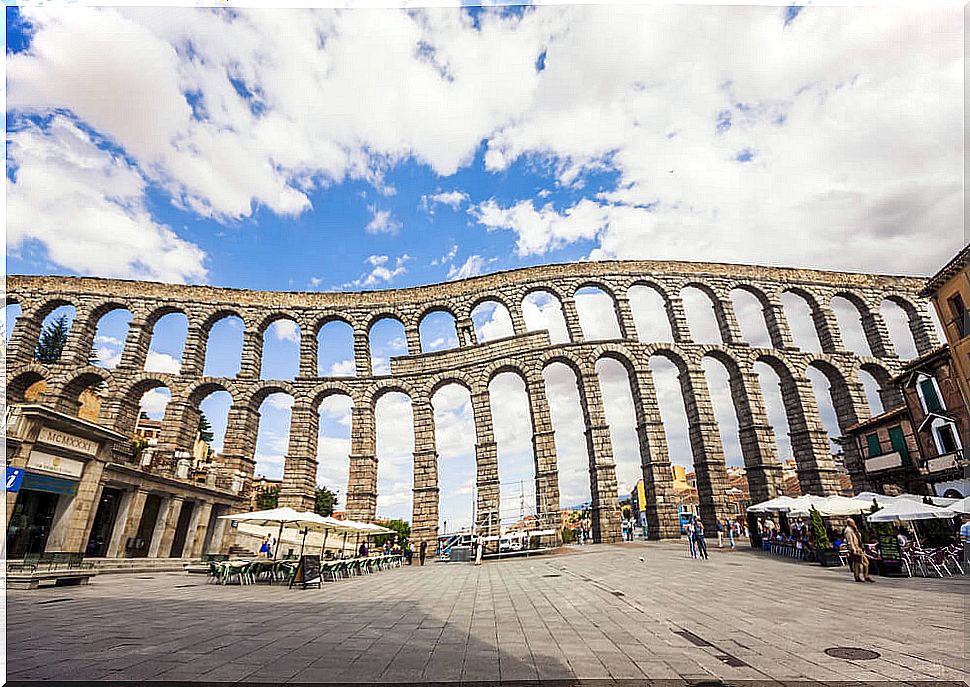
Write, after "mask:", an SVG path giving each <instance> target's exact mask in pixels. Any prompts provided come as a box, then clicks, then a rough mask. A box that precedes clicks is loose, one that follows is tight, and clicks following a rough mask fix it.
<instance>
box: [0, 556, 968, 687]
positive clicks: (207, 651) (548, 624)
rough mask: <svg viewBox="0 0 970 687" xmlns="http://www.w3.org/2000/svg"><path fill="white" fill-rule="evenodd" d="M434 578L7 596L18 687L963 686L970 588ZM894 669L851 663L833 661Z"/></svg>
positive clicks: (581, 561)
mask: <svg viewBox="0 0 970 687" xmlns="http://www.w3.org/2000/svg"><path fill="white" fill-rule="evenodd" d="M570 551H571V552H570V553H564V554H559V555H546V556H541V557H533V558H529V559H517V560H507V561H497V562H489V563H486V564H485V565H483V566H481V567H475V566H473V565H471V564H457V563H456V564H442V563H435V564H431V565H428V566H425V567H424V568H419V567H412V568H407V567H405V568H402V569H399V570H392V571H386V572H383V573H378V574H375V575H371V576H367V577H359V578H352V579H350V580H345V581H342V582H338V583H331V584H325V585H324V588H323V589H322V590H316V589H313V590H305V591H304V590H299V591H298V590H289V589H286V588H283V587H269V586H265V585H260V586H245V587H239V586H228V587H223V586H218V585H210V584H206V582H205V579H204V578H203V577H201V576H196V575H186V574H178V573H170V574H150V575H105V576H102V577H99V578H96V579H95V580H94V581H93V582H92V584H91V585H90V586H88V587H78V588H59V589H48V590H39V591H33V592H28V591H8V592H7V666H8V667H7V672H8V678H9V679H11V680H38V679H71V680H83V679H88V680H103V679H110V680H205V681H239V680H244V681H254V682H283V681H287V682H310V681H314V682H315V681H322V682H375V681H379V682H403V681H481V680H500V679H501V680H535V679H560V678H567V679H572V678H620V679H623V678H640V679H642V678H653V679H665V678H671V679H677V680H687V681H690V682H698V681H701V680H711V679H715V678H716V679H721V680H724V681H736V680H759V681H764V680H784V681H793V680H806V679H807V680H820V681H842V680H866V681H886V680H893V681H921V680H961V681H962V680H965V679H966V678H967V669H968V661H967V624H966V618H967V615H966V606H965V604H966V594H967V592H968V591H970V576H968V577H966V578H963V577H953V578H947V579H944V580H939V579H937V580H925V579H919V578H915V579H906V578H903V579H887V578H877V580H878V581H877V583H876V584H873V585H862V584H856V583H854V582H853V581H852V578H851V575H850V574H849V573H848V572H847V571H846V570H845V569H835V570H833V569H823V568H821V567H819V566H817V565H810V564H804V563H796V562H793V561H789V560H785V559H777V558H769V557H767V556H765V555H762V554H760V553H757V552H753V551H750V550H738V551H735V552H731V551H727V550H717V549H716V548H714V549H712V551H711V559H710V560H709V561H692V560H691V559H690V558H689V557H688V556H687V553H686V545H684V546H678V545H676V544H624V545H613V546H607V545H602V546H590V547H585V548H582V549H571V550H570ZM641 556H642V557H643V558H644V560H643V561H640V557H641ZM838 646H845V647H858V648H864V649H870V650H872V651H875V652H878V653H879V654H880V656H879V658H876V659H873V660H857V661H852V660H844V659H839V658H832V657H830V656H828V655H826V654H825V653H824V650H825V649H826V648H829V647H838Z"/></svg>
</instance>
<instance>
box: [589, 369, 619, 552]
mask: <svg viewBox="0 0 970 687" xmlns="http://www.w3.org/2000/svg"><path fill="white" fill-rule="evenodd" d="M579 384H580V389H581V391H582V393H581V395H580V399H579V401H580V405H581V406H582V409H583V419H584V420H585V421H586V450H587V454H588V455H589V491H590V496H591V500H592V504H591V510H592V514H591V515H592V521H593V541H595V542H599V543H611V542H616V541H620V540H621V538H622V532H621V530H620V502H619V499H618V498H617V493H616V489H617V485H616V463H615V462H614V460H613V444H612V442H611V440H610V427H609V425H608V424H607V423H606V412H605V410H604V408H603V397H602V394H601V393H600V385H599V379H598V378H597V376H596V373H595V372H594V373H582V374H580V375H579Z"/></svg>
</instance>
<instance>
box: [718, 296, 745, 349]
mask: <svg viewBox="0 0 970 687" xmlns="http://www.w3.org/2000/svg"><path fill="white" fill-rule="evenodd" d="M713 304H714V319H715V320H716V321H717V329H718V331H719V332H720V333H721V341H723V342H724V343H726V344H740V343H744V336H742V335H741V325H739V324H738V317H737V314H736V313H735V312H734V303H732V302H731V299H730V298H720V297H718V298H715V299H714V300H713Z"/></svg>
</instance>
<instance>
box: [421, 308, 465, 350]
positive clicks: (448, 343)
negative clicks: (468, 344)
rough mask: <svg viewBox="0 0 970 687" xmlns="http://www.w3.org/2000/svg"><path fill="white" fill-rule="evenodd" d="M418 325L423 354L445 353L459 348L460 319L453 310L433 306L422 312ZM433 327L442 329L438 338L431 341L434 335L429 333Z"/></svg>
mask: <svg viewBox="0 0 970 687" xmlns="http://www.w3.org/2000/svg"><path fill="white" fill-rule="evenodd" d="M439 321H440V324H439ZM417 323H418V339H419V341H420V344H421V350H420V352H421V353H432V352H436V351H445V350H451V349H454V348H458V347H459V345H460V339H459V338H458V318H457V317H456V315H455V311H454V309H453V308H451V307H449V306H446V305H441V304H436V305H432V306H430V307H428V308H425V309H424V311H422V313H421V314H420V315H419V316H418V317H417ZM431 327H438V328H441V331H440V332H438V336H437V337H436V338H434V339H431V336H432V334H431V333H429V332H428V329H429V328H431ZM429 339H430V340H429Z"/></svg>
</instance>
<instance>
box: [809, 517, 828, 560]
mask: <svg viewBox="0 0 970 687" xmlns="http://www.w3.org/2000/svg"><path fill="white" fill-rule="evenodd" d="M809 513H810V515H811V518H812V534H813V535H814V539H815V548H816V549H817V550H819V551H824V550H825V549H830V548H832V542H830V541H829V533H828V532H826V531H825V523H824V522H822V514H821V513H819V512H818V511H817V510H815V509H814V508H812V509H811V511H809Z"/></svg>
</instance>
